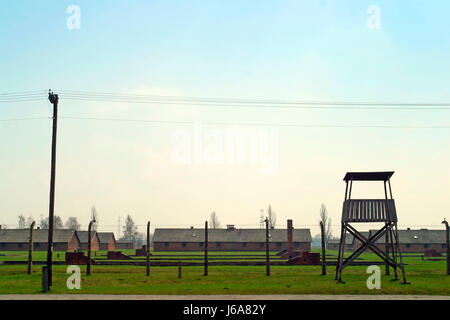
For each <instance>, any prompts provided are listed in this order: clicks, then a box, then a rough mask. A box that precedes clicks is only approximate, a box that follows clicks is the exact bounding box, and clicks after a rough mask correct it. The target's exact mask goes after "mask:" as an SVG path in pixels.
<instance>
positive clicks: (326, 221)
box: [320, 203, 332, 245]
mask: <svg viewBox="0 0 450 320" xmlns="http://www.w3.org/2000/svg"><path fill="white" fill-rule="evenodd" d="M320 221H321V222H322V223H323V226H324V229H325V244H327V245H328V240H330V239H331V231H332V229H331V218H330V217H329V216H328V210H327V207H326V205H325V204H323V203H322V205H321V206H320Z"/></svg>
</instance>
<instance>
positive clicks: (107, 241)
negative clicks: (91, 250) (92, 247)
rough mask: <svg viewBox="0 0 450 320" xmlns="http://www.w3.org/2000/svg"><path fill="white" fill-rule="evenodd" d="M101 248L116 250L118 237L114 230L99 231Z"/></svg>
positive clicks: (99, 245)
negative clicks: (115, 235)
mask: <svg viewBox="0 0 450 320" xmlns="http://www.w3.org/2000/svg"><path fill="white" fill-rule="evenodd" d="M97 236H98V241H99V244H98V247H99V249H100V250H108V251H114V250H116V238H115V237H114V233H113V232H97Z"/></svg>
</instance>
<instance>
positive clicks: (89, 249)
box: [86, 219, 95, 276]
mask: <svg viewBox="0 0 450 320" xmlns="http://www.w3.org/2000/svg"><path fill="white" fill-rule="evenodd" d="M94 222H95V219H94V220H92V221H91V222H89V227H88V262H87V268H86V274H87V275H88V276H90V275H91V234H92V231H91V229H92V224H93V223H94Z"/></svg>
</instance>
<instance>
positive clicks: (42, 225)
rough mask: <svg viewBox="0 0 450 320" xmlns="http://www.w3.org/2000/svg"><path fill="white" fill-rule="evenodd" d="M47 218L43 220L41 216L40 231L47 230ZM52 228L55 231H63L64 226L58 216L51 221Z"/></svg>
mask: <svg viewBox="0 0 450 320" xmlns="http://www.w3.org/2000/svg"><path fill="white" fill-rule="evenodd" d="M48 226H49V224H48V218H44V217H42V216H41V220H40V221H39V227H40V228H41V229H48ZM53 228H55V229H63V228H64V224H63V222H62V219H61V217H60V216H55V218H54V219H53Z"/></svg>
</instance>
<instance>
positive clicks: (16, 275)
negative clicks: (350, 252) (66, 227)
mask: <svg viewBox="0 0 450 320" xmlns="http://www.w3.org/2000/svg"><path fill="white" fill-rule="evenodd" d="M124 253H129V254H130V253H133V252H132V251H131V252H126V251H125V252H124ZM327 253H329V254H335V252H333V251H330V252H327ZM0 254H2V255H3V256H0V259H1V260H11V259H13V258H14V259H17V260H26V252H0ZM5 254H6V256H5ZM11 254H14V255H15V256H10V255H11ZM98 254H102V253H101V252H99V253H98ZM104 254H106V253H104ZM157 254H174V255H176V254H177V253H173V252H171V253H169V252H164V253H162V252H161V253H157ZM178 254H179V253H178ZM183 254H186V253H183ZM187 254H189V253H187ZM190 254H200V252H192V253H190ZM210 254H211V255H216V254H220V255H224V254H229V255H236V254H237V253H235V252H229V253H225V252H211V253H210ZM239 254H243V253H239ZM246 254H258V253H257V252H246ZM260 254H261V255H264V253H263V252H261V253H260ZM102 255H103V254H102ZM45 256H46V253H45V252H35V259H37V260H41V261H42V260H45ZM63 257H64V254H63V253H60V257H59V258H57V257H55V260H57V259H61V260H62V259H63ZM363 258H364V259H366V260H377V259H376V258H375V255H374V254H372V253H364V254H363ZM405 263H407V266H406V273H407V280H408V281H409V282H411V284H409V285H402V284H400V281H390V280H391V279H392V276H390V277H387V276H384V267H381V270H382V277H381V289H380V290H369V289H367V286H366V281H367V278H368V276H369V274H367V273H366V270H367V267H363V266H350V267H348V268H347V269H345V271H344V273H343V280H344V281H345V284H337V283H336V282H335V281H334V267H328V268H327V271H328V275H327V276H321V275H320V274H321V267H320V266H272V267H271V276H270V277H267V276H266V275H265V267H264V266H214V267H209V275H208V276H207V277H205V276H203V267H183V276H182V278H181V279H178V269H177V267H152V269H151V275H150V277H146V276H145V267H141V266H95V265H94V266H92V274H91V275H90V276H86V275H85V273H86V267H85V266H81V272H82V276H81V289H80V290H69V289H67V286H66V280H67V278H68V277H69V274H66V269H67V266H63V265H56V266H54V280H53V281H54V285H53V287H52V290H51V293H71V294H78V293H90V294H427V295H450V277H448V276H445V261H423V260H422V259H421V258H420V257H412V256H411V255H406V257H405ZM34 270H35V272H34V273H33V274H32V275H31V276H28V275H27V274H26V265H0V294H9V293H16V294H18V293H36V294H37V293H40V290H41V272H40V270H41V267H40V266H34ZM392 273H393V272H392V271H391V274H392Z"/></svg>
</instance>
